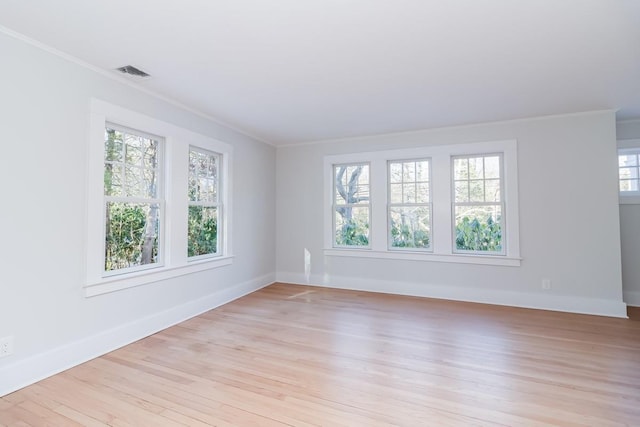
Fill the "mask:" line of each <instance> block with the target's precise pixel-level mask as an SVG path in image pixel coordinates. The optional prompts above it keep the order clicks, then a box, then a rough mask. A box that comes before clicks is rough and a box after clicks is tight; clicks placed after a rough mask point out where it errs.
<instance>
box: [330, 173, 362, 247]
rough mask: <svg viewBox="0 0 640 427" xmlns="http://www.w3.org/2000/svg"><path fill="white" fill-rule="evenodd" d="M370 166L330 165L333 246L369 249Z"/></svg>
mask: <svg viewBox="0 0 640 427" xmlns="http://www.w3.org/2000/svg"><path fill="white" fill-rule="evenodd" d="M370 222H371V209H370V179H369V164H368V163H355V164H342V165H333V236H334V237H333V246H334V247H368V246H369V227H370Z"/></svg>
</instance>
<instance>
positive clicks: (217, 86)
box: [0, 0, 640, 145]
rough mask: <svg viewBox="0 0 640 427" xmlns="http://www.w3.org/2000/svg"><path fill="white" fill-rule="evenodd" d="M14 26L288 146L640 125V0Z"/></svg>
mask: <svg viewBox="0 0 640 427" xmlns="http://www.w3.org/2000/svg"><path fill="white" fill-rule="evenodd" d="M0 25H1V26H4V27H6V28H8V29H10V30H13V31H15V32H18V33H21V34H23V35H25V36H27V37H29V38H31V39H35V40H37V41H39V42H42V43H44V44H46V45H48V46H50V47H53V48H55V49H57V50H59V51H62V52H64V53H67V54H69V55H72V56H75V57H77V58H79V59H81V60H83V61H85V62H87V63H89V64H92V65H94V66H97V67H100V68H103V69H105V70H113V69H115V68H117V67H120V66H123V65H128V64H131V65H134V66H136V67H138V68H140V69H142V70H144V71H146V72H148V73H149V74H151V77H150V78H148V79H147V80H142V81H140V82H139V84H140V85H142V86H144V87H145V88H147V89H148V90H151V91H153V92H156V93H158V94H161V95H163V96H165V97H168V98H171V99H173V100H176V101H178V102H180V103H182V104H185V105H187V106H189V107H191V108H192V109H195V110H198V111H200V112H202V113H204V114H207V115H209V116H213V117H215V118H216V119H217V120H219V121H220V122H223V123H226V124H229V125H231V126H233V127H234V128H236V129H239V130H241V131H243V132H245V133H247V134H249V135H253V136H256V137H258V138H260V139H262V140H264V141H266V142H269V143H271V144H274V145H282V144H294V143H301V142H306V141H317V140H325V139H333V138H341V137H348V136H360V135H372V134H380V133H389V132H401V131H410V130H417V129H426V128H433V127H441V126H452V125H462V124H469V123H478V122H486V121H496V120H508V119H515V118H524V117H532V116H540V115H549V114H560V113H570V112H580V111H588V110H597V109H618V113H617V117H618V119H628V118H638V117H640V1H637V0H561V1H559V0H519V1H514V0H270V1H265V0H162V1H158V0H136V1H131V0H109V1H86V0H58V1H50V0H29V1H25V0H0ZM114 73H115V71H114Z"/></svg>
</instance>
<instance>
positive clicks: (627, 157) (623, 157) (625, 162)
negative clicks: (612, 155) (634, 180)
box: [618, 154, 638, 167]
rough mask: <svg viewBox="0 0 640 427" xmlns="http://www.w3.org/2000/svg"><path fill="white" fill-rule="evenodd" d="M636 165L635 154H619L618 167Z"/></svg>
mask: <svg viewBox="0 0 640 427" xmlns="http://www.w3.org/2000/svg"><path fill="white" fill-rule="evenodd" d="M637 164H638V156H637V155H635V154H620V155H619V156H618V165H619V166H620V167H623V166H636V165H637Z"/></svg>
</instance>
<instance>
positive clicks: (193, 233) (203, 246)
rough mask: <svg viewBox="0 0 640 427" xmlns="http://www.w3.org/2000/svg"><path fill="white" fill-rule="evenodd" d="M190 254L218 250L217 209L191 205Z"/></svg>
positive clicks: (195, 254) (209, 252)
mask: <svg viewBox="0 0 640 427" xmlns="http://www.w3.org/2000/svg"><path fill="white" fill-rule="evenodd" d="M187 241H188V254H189V256H190V257H192V256H198V255H206V254H215V253H216V252H217V251H218V220H217V210H216V209H215V208H208V207H203V206H189V231H188V239H187Z"/></svg>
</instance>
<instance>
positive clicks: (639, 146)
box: [616, 139, 640, 205]
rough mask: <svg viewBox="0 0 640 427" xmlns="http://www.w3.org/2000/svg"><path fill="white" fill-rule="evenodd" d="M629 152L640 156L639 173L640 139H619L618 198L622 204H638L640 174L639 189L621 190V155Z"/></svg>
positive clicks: (639, 201)
mask: <svg viewBox="0 0 640 427" xmlns="http://www.w3.org/2000/svg"><path fill="white" fill-rule="evenodd" d="M627 153H632V154H636V155H637V156H638V161H639V165H638V166H637V169H638V173H639V174H640V139H626V140H619V141H618V150H617V156H616V158H617V159H618V163H617V173H618V179H617V181H616V183H617V185H618V199H619V203H620V204H622V205H627V204H629V205H638V204H640V175H639V177H638V185H639V189H638V191H621V190H620V181H621V178H620V169H621V167H620V163H619V156H620V155H622V154H627Z"/></svg>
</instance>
